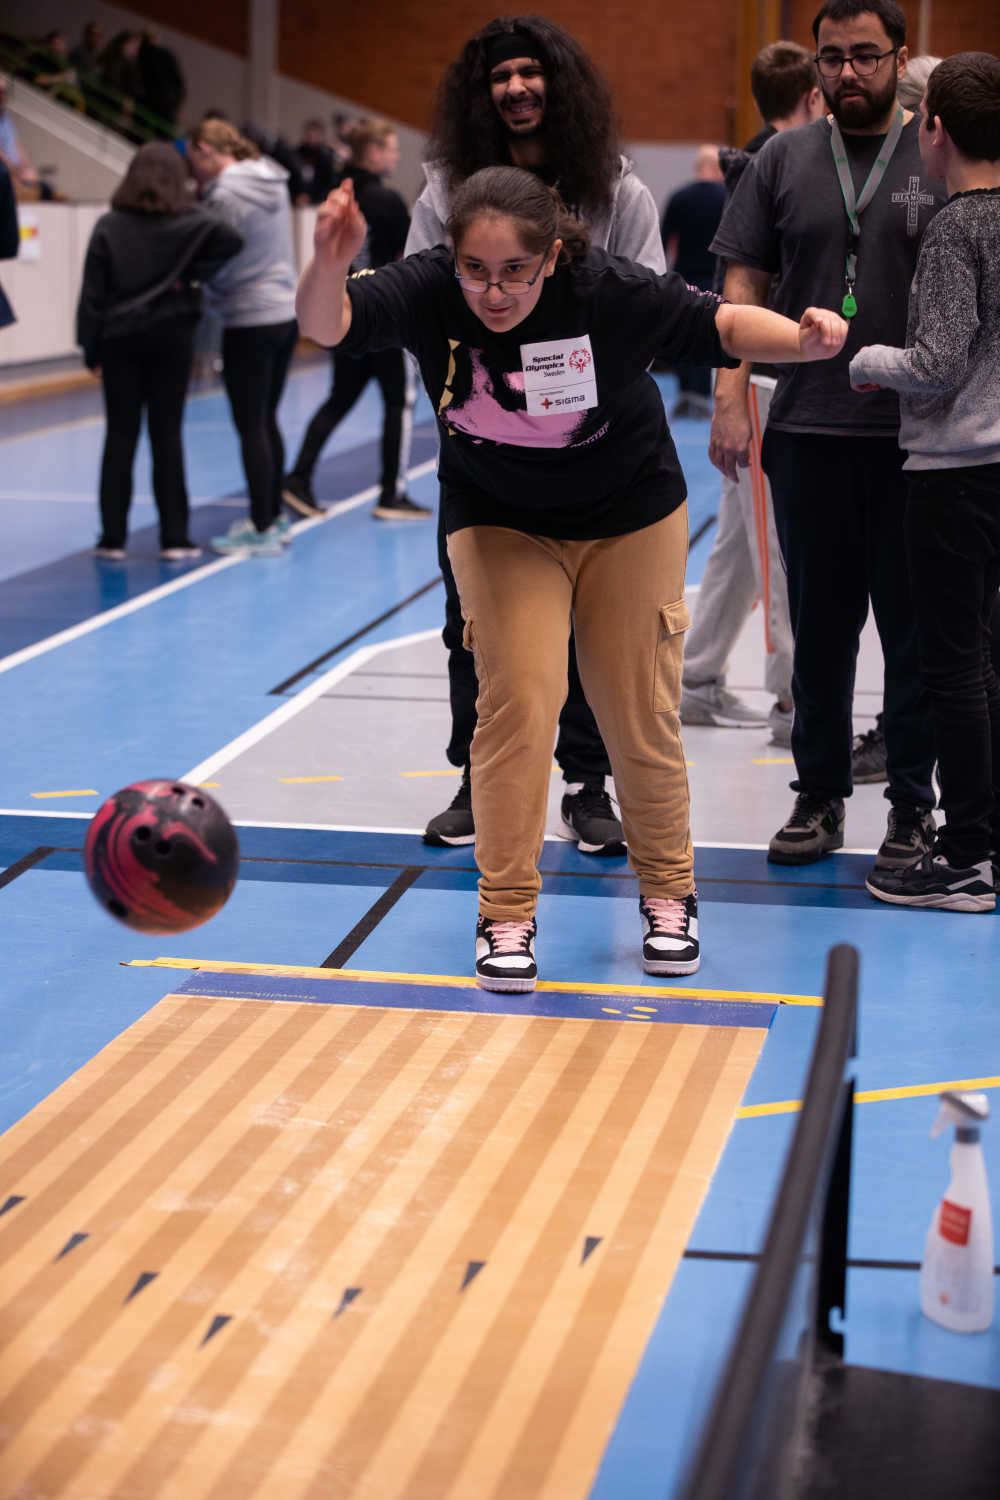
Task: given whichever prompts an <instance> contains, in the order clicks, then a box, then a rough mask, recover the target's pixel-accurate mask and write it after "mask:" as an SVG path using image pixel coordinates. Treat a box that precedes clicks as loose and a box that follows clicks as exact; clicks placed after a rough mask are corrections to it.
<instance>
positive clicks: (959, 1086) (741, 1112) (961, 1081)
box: [736, 1078, 1000, 1120]
mask: <svg viewBox="0 0 1000 1500" xmlns="http://www.w3.org/2000/svg"><path fill="white" fill-rule="evenodd" d="M970 1089H1000V1078H952V1079H950V1080H949V1081H948V1082H946V1083H913V1084H907V1085H905V1086H904V1087H902V1088H898V1089H861V1090H860V1091H859V1092H858V1093H856V1094H855V1095H854V1102H855V1104H880V1103H883V1102H884V1101H885V1100H887V1099H919V1098H921V1097H922V1096H924V1095H927V1094H943V1093H949V1092H950V1093H955V1092H963V1093H964V1092H966V1091H968V1090H970ZM801 1108H802V1100H801V1099H781V1100H778V1101H777V1102H776V1103H774V1104H745V1105H744V1106H743V1108H742V1109H738V1110H737V1111H736V1118H737V1119H738V1120H756V1119H759V1118H760V1117H761V1116H763V1115H794V1114H798V1112H799V1110H800V1109H801Z"/></svg>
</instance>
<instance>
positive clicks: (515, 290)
mask: <svg viewBox="0 0 1000 1500" xmlns="http://www.w3.org/2000/svg"><path fill="white" fill-rule="evenodd" d="M547 255H548V251H546V252H545V254H543V256H542V263H541V265H540V266H539V267H538V270H537V271H536V272H535V274H534V276H532V278H531V280H530V281H521V280H511V279H510V278H509V277H506V276H505V277H504V279H503V280H502V281H484V280H482V278H481V277H479V276H463V275H462V274H461V273H460V271H459V270H458V268H457V267H456V269H455V280H456V281H457V282H458V284H459V286H460V287H461V288H462V290H463V291H465V292H472V293H473V294H474V295H485V293H486V292H488V291H489V289H490V287H491V286H495V287H496V289H497V291H498V292H500V293H501V295H504V296H508V297H523V296H524V294H525V293H526V292H530V291H531V288H532V287H533V286H534V284H535V282H536V281H537V280H538V278H539V276H541V274H542V272H543V271H544V269H545V258H546V256H547Z"/></svg>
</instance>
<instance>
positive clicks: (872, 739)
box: [851, 714, 889, 786]
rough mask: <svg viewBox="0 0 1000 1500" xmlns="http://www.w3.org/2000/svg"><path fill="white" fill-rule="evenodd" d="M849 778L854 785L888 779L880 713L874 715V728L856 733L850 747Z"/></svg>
mask: <svg viewBox="0 0 1000 1500" xmlns="http://www.w3.org/2000/svg"><path fill="white" fill-rule="evenodd" d="M851 779H852V781H853V782H854V783H855V785H856V786H864V785H865V784H866V783H869V782H874V781H888V779H889V774H888V772H887V771H886V768H885V733H884V732H883V729H882V715H881V714H877V715H876V717H875V728H874V729H866V730H865V732H864V734H856V735H855V736H854V743H853V745H852V747H851Z"/></svg>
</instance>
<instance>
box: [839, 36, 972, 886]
mask: <svg viewBox="0 0 1000 1500" xmlns="http://www.w3.org/2000/svg"><path fill="white" fill-rule="evenodd" d="M919 146H920V155H921V158H922V160H923V164H924V167H925V169H926V171H927V173H928V175H929V176H930V177H931V179H932V180H933V181H938V182H941V181H943V182H944V184H945V188H946V190H947V193H948V201H947V203H946V204H945V206H944V207H943V208H942V209H941V211H940V212H939V213H938V214H937V216H936V217H935V218H934V219H933V220H932V222H931V224H930V227H929V228H928V230H927V233H926V235H925V236H924V239H923V242H922V244H921V247H920V257H919V259H918V261H917V267H916V272H915V275H914V279H913V285H912V288H911V292H910V306H909V314H908V323H907V333H906V348H905V349H893V348H890V347H888V346H887V345H885V344H872V345H869V346H868V347H866V348H863V349H861V350H859V352H858V353H857V354H856V355H855V356H854V358H853V359H852V360H851V364H850V377H851V385H852V386H853V387H854V389H855V390H857V391H861V392H867V391H877V390H880V389H882V388H885V389H887V390H893V391H898V392H899V409H900V418H901V421H900V430H899V443H900V447H901V448H903V449H905V450H906V452H907V454H908V457H907V459H906V462H905V463H904V465H903V468H904V470H905V472H906V476H907V482H908V498H907V507H906V514H905V519H904V540H905V545H906V556H907V561H908V564H909V569H910V579H911V584H912V593H913V605H914V610H915V613H916V620H917V633H918V639H919V646H920V667H921V675H922V678H923V683H924V687H925V689H926V692H927V696H928V700H929V706H930V711H931V720H932V723H933V727H934V735H935V740H936V747H937V756H938V775H939V778H940V783H941V806H942V808H943V809H944V812H945V817H946V822H945V823H944V824H943V825H942V826H941V827H940V828H939V829H938V830H937V837H936V840H935V843H934V846H933V847H932V849H930V850H929V851H928V852H926V853H925V854H923V855H922V856H921V858H920V859H919V860H918V861H916V863H914V864H911V865H909V866H907V867H905V868H903V869H897V870H878V869H876V870H875V871H873V873H872V874H871V875H870V876H869V878H868V881H867V885H868V889H869V891H870V892H871V893H872V895H873V896H876V897H877V898H878V899H879V900H880V901H887V902H889V903H891V904H892V905H897V906H932V907H940V908H944V909H945V910H948V911H972V912H975V911H992V910H993V908H994V906H995V904H996V895H995V885H996V881H997V875H998V861H1000V855H998V851H1000V680H998V678H997V673H996V671H995V669H994V665H993V662H992V660H991V650H990V646H991V639H990V621H991V614H992V612H993V609H994V605H995V602H996V598H997V590H998V588H1000V257H998V255H997V246H998V244H1000V58H997V57H994V56H993V55H992V53H989V52H959V53H957V54H956V55H955V56H954V57H949V58H948V59H947V60H946V61H945V62H942V63H940V64H939V65H938V67H937V68H935V69H934V71H933V72H932V73H931V75H930V78H929V80H928V84H927V93H926V95H925V96H924V99H923V102H922V103H921V106H920V134H919ZM991 855H992V860H993V863H992V864H991Z"/></svg>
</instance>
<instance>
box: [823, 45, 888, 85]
mask: <svg viewBox="0 0 1000 1500" xmlns="http://www.w3.org/2000/svg"><path fill="white" fill-rule="evenodd" d="M898 51H899V48H898V47H890V48H889V50H888V52H857V53H854V52H852V53H849V54H848V55H847V57H844V55H843V53H841V52H820V53H818V54H817V55H816V57H814V58H813V62H814V63H815V64H816V66H817V68H819V70H820V72H821V73H822V75H823V77H824V78H839V77H840V75H841V73H842V72H843V71H844V64H845V63H850V65H851V69H852V71H853V73H854V74H855V76H856V77H858V78H870V77H871V75H872V74H873V73H877V72H878V65H879V63H880V62H882V60H883V59H884V58H886V57H892V56H893V54H894V53H896V52H898Z"/></svg>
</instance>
